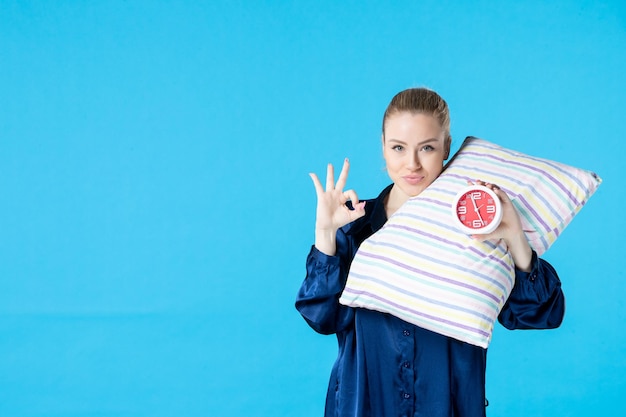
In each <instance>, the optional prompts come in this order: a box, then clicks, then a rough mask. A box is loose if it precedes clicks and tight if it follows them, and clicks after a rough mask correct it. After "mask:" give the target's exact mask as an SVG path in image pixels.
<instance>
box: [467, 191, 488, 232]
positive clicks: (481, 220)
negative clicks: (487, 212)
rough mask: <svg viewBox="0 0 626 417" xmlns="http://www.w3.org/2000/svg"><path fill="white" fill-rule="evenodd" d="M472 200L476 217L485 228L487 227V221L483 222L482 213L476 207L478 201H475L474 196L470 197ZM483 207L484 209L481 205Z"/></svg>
mask: <svg viewBox="0 0 626 417" xmlns="http://www.w3.org/2000/svg"><path fill="white" fill-rule="evenodd" d="M470 199H471V200H472V204H473V205H474V211H475V212H476V215H477V216H478V220H480V222H481V223H482V224H483V226H484V225H485V221H484V220H483V218H482V217H480V211H478V207H477V206H476V200H474V196H473V195H470ZM481 207H482V205H481Z"/></svg>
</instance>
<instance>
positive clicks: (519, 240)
mask: <svg viewBox="0 0 626 417" xmlns="http://www.w3.org/2000/svg"><path fill="white" fill-rule="evenodd" d="M477 183H479V184H482V185H485V186H487V187H489V188H491V189H492V190H493V191H494V192H495V193H496V195H498V197H499V198H500V201H501V202H502V210H503V214H502V221H501V222H500V226H498V228H497V229H496V230H495V231H494V232H493V233H491V234H489V235H483V236H475V237H476V238H480V239H503V240H504V241H505V243H506V245H507V247H508V250H509V253H510V254H511V258H512V259H513V262H514V264H515V285H514V286H513V289H512V291H511V294H510V295H509V298H508V300H507V302H506V303H505V305H504V307H503V308H502V311H501V312H500V315H499V316H498V320H499V321H500V323H502V325H503V326H504V327H506V328H507V329H552V328H555V327H558V326H559V325H560V324H561V322H562V321H563V315H564V314H565V297H564V296H563V292H562V290H561V281H560V280H559V277H558V275H557V273H556V271H555V270H554V268H553V267H552V265H550V264H549V263H548V262H546V261H544V260H543V259H540V258H538V257H537V254H536V253H535V251H533V250H532V249H531V247H530V245H529V244H528V241H527V240H526V236H525V235H524V232H523V230H522V225H521V222H520V219H519V214H518V213H517V210H516V209H515V207H514V206H513V204H512V203H511V200H510V199H509V197H508V196H507V194H506V193H505V192H504V191H502V190H500V189H499V188H498V186H496V185H494V184H489V183H485V182H483V181H477Z"/></svg>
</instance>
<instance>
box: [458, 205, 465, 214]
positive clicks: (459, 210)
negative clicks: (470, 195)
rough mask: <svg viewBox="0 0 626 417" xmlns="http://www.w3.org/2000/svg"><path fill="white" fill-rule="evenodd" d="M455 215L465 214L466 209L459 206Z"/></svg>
mask: <svg viewBox="0 0 626 417" xmlns="http://www.w3.org/2000/svg"><path fill="white" fill-rule="evenodd" d="M456 212H457V213H459V214H467V207H465V206H459V207H458V208H457V210H456Z"/></svg>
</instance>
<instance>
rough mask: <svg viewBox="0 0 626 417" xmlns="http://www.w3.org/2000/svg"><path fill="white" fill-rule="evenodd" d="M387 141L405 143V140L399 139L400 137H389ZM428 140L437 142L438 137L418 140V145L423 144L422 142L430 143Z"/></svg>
mask: <svg viewBox="0 0 626 417" xmlns="http://www.w3.org/2000/svg"><path fill="white" fill-rule="evenodd" d="M389 142H396V143H399V144H401V145H406V142H404V141H401V140H400V139H393V138H391V139H389ZM430 142H439V139H437V138H430V139H426V140H423V141H421V142H419V143H418V145H424V144H426V143H430Z"/></svg>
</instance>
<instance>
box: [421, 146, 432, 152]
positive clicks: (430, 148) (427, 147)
mask: <svg viewBox="0 0 626 417" xmlns="http://www.w3.org/2000/svg"><path fill="white" fill-rule="evenodd" d="M422 150H423V151H426V152H430V151H434V150H435V148H433V147H432V146H431V145H426V146H424V147H423V148H422Z"/></svg>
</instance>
